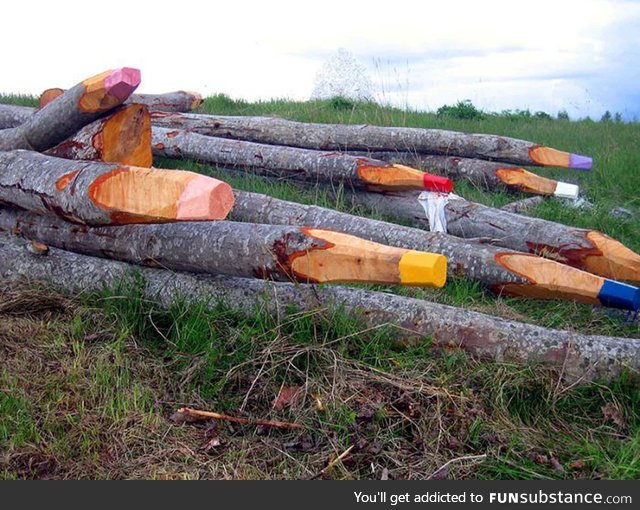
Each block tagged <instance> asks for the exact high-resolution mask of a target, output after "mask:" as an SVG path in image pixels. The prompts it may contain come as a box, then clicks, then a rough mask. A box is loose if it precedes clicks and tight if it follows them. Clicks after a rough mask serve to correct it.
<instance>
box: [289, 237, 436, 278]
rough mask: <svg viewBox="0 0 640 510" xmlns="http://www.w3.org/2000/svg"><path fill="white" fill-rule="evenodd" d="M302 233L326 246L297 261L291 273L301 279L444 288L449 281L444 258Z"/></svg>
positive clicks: (292, 265)
mask: <svg viewBox="0 0 640 510" xmlns="http://www.w3.org/2000/svg"><path fill="white" fill-rule="evenodd" d="M301 231H302V232H304V233H305V234H307V235H309V236H311V237H313V238H315V239H318V240H320V241H322V242H324V246H323V247H322V248H319V249H314V250H310V251H307V252H304V253H300V254H297V255H296V256H295V257H294V258H293V260H292V261H291V269H292V271H293V272H294V274H295V275H296V276H297V277H298V279H302V280H304V279H308V280H310V281H316V282H363V283H395V284H401V285H416V286H424V287H442V286H443V285H444V283H445V281H446V278H447V276H446V275H447V259H446V257H445V256H444V255H440V254H434V253H423V252H416V251H411V250H405V249H402V248H394V247H391V246H386V245H383V244H378V243H374V242H372V241H367V240H365V239H361V238H359V237H355V236H352V235H349V234H343V233H341V232H335V231H333V230H323V229H312V228H301Z"/></svg>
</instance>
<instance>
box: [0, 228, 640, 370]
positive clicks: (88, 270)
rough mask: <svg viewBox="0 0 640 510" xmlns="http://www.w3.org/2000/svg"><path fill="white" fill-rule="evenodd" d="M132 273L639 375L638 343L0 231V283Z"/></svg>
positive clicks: (167, 294)
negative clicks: (176, 267) (138, 261)
mask: <svg viewBox="0 0 640 510" xmlns="http://www.w3.org/2000/svg"><path fill="white" fill-rule="evenodd" d="M133 275H138V276H137V278H138V281H139V284H140V285H141V287H140V292H141V295H142V297H143V298H144V299H148V300H154V301H155V302H157V303H158V304H159V305H160V306H165V307H166V306H169V305H171V304H172V303H173V302H175V300H177V299H180V300H181V302H184V301H185V300H186V302H188V303H189V302H191V303H193V302H196V301H198V302H205V303H210V304H211V305H215V304H217V303H218V302H219V301H222V302H224V303H225V306H227V307H229V308H230V309H233V310H236V311H237V312H238V313H240V314H251V313H253V310H255V309H256V307H258V306H259V307H261V308H262V309H264V310H265V311H266V312H271V313H274V314H278V316H280V315H279V314H280V313H282V311H283V310H287V309H289V308H293V309H298V310H303V311H310V310H317V309H319V308H320V309H327V308H328V309H334V307H336V306H341V307H342V308H343V309H344V310H345V311H346V312H348V313H356V314H358V316H359V317H360V320H362V321H363V322H364V324H366V325H367V326H369V327H377V326H383V325H388V326H396V327H397V329H396V330H395V333H396V337H397V339H398V341H399V342H407V341H413V342H422V341H424V340H425V339H430V345H431V346H432V347H433V348H452V347H460V348H462V349H465V350H467V351H468V352H469V353H470V354H472V355H475V356H479V357H483V358H488V359H493V360H496V361H498V362H516V363H540V364H544V365H547V366H553V367H557V368H558V369H559V370H560V373H561V374H562V376H563V378H565V379H567V381H575V382H584V381H588V380H591V379H593V378H604V379H615V378H617V377H618V376H619V375H620V373H621V372H622V371H625V370H626V371H629V372H630V373H631V374H638V371H639V370H640V340H638V339H625V338H612V337H605V336H594V335H584V334H581V333H577V332H570V331H558V330H552V329H546V328H542V327H539V326H534V325H530V324H523V323H519V322H515V321H510V320H506V319H500V318H497V317H491V316H489V315H485V314H481V313H478V312H473V311H469V310H463V309H460V308H454V307H450V306H446V305H441V304H436V303H430V302H427V301H424V300H416V299H411V298H406V297H401V296H397V295H394V294H389V293H381V292H373V291H367V290H362V289H355V288H347V287H342V286H339V285H329V286H326V285H322V286H316V285H305V284H291V283H274V282H264V281H261V280H256V279H244V278H233V277H207V276H195V275H189V274H185V273H174V272H170V271H166V270H161V269H150V268H143V267H137V268H135V269H134V268H133V267H132V266H130V265H128V264H126V263H123V262H116V261H112V260H105V259H96V258H92V257H88V256H86V255H79V254H74V253H70V252H65V251H61V250H58V249H57V248H51V249H50V252H49V254H48V255H46V256H42V255H38V256H36V255H33V254H31V253H29V252H28V251H27V250H26V249H25V242H24V241H23V240H21V239H20V238H18V237H16V236H5V235H0V287H3V288H6V287H8V286H12V287H13V286H15V285H17V284H20V282H24V281H25V280H26V281H28V282H30V283H31V284H47V285H50V286H51V287H52V288H54V289H57V290H58V291H60V292H63V293H65V294H67V295H77V294H78V293H85V292H95V291H101V290H102V289H103V288H104V286H105V285H107V286H115V285H122V284H126V283H127V282H130V281H132V280H133V278H134V276H133Z"/></svg>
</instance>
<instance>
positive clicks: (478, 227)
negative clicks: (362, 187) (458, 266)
mask: <svg viewBox="0 0 640 510" xmlns="http://www.w3.org/2000/svg"><path fill="white" fill-rule="evenodd" d="M344 194H345V196H346V197H348V199H349V200H351V203H352V204H354V205H355V204H359V205H364V206H366V207H369V208H372V209H374V210H377V211H378V212H380V213H382V214H385V215H387V216H391V217H396V218H398V219H402V220H404V221H408V222H410V223H411V224H412V225H414V226H417V227H419V228H426V229H428V228H429V221H428V219H427V217H426V215H425V212H424V210H423V208H422V206H421V205H420V203H419V202H418V194H417V193H409V192H406V193H394V194H391V193H387V194H384V195H383V194H380V193H362V192H358V191H353V190H349V189H346V188H345V190H344ZM445 215H446V219H447V232H448V233H449V234H452V235H454V236H458V237H462V238H467V239H468V238H483V239H491V240H492V243H494V244H496V245H497V246H502V247H505V248H511V249H512V250H517V251H521V252H526V253H534V254H536V255H540V256H542V257H545V258H549V259H552V260H556V261H558V262H561V263H562V264H566V265H569V266H573V267H576V268H578V269H582V270H583V271H587V272H589V273H593V274H597V275H600V276H604V277H605V278H611V279H613V280H626V281H630V282H636V283H637V282H640V255H638V254H637V253H635V252H633V251H631V250H630V249H629V248H627V247H626V246H624V245H623V244H622V243H620V242H619V241H616V240H615V239H612V238H611V237H609V236H607V235H605V234H602V233H600V232H598V231H597V230H587V229H583V228H577V227H571V226H567V225H562V224H560V223H555V222H553V221H547V220H543V219H540V218H533V217H528V216H522V215H520V214H514V213H511V212H508V211H504V210H500V209H495V208H493V207H487V206H485V205H482V204H478V203H474V202H468V201H466V200H463V199H460V200H449V202H448V203H447V205H446V207H445Z"/></svg>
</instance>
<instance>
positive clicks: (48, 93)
mask: <svg viewBox="0 0 640 510" xmlns="http://www.w3.org/2000/svg"><path fill="white" fill-rule="evenodd" d="M62 94H64V90H63V89H58V88H54V89H47V90H45V91H44V92H43V93H42V94H40V100H39V101H38V108H43V107H44V106H47V105H48V104H49V103H50V102H51V101H53V100H54V99H55V98H56V97H59V96H61V95H62Z"/></svg>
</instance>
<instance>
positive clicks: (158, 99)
mask: <svg viewBox="0 0 640 510" xmlns="http://www.w3.org/2000/svg"><path fill="white" fill-rule="evenodd" d="M63 93H64V89H58V88H53V89H47V90H45V91H44V92H43V93H42V95H41V96H40V108H42V107H43V106H46V105H47V104H49V103H50V102H51V101H53V100H54V99H56V98H57V97H59V96H61V95H62V94H63ZM202 102H203V99H202V96H201V95H200V94H198V93H197V92H188V91H185V90H178V91H175V92H166V93H164V94H131V96H130V97H129V99H127V100H126V101H125V104H143V105H146V106H148V107H149V109H150V110H152V111H161V112H190V111H191V110H195V109H196V108H198V107H199V106H200V105H201V104H202Z"/></svg>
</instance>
